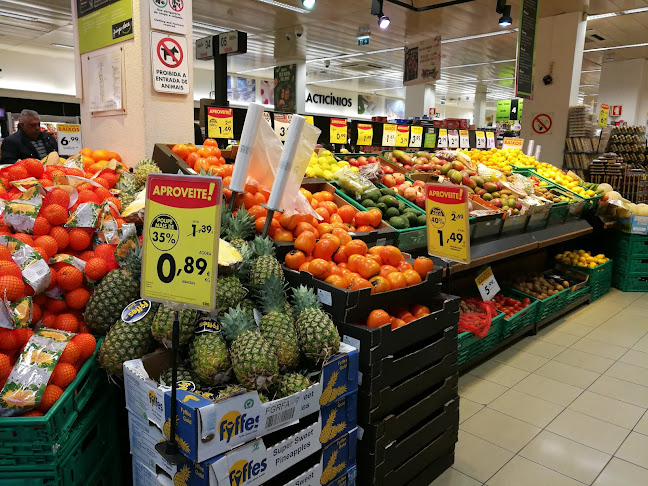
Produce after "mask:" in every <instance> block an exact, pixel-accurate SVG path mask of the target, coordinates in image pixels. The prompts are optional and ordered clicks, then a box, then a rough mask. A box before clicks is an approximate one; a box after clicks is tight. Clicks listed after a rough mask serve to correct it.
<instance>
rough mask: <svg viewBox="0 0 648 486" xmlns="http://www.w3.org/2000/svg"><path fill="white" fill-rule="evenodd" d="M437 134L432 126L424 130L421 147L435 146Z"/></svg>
mask: <svg viewBox="0 0 648 486" xmlns="http://www.w3.org/2000/svg"><path fill="white" fill-rule="evenodd" d="M436 140H437V135H436V132H435V131H434V128H428V129H426V131H425V138H424V139H423V147H425V148H434V147H436Z"/></svg>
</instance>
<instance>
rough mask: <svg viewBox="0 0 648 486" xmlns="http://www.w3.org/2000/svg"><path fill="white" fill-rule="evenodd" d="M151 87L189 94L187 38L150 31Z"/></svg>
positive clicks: (164, 91) (156, 89) (163, 90)
mask: <svg viewBox="0 0 648 486" xmlns="http://www.w3.org/2000/svg"><path fill="white" fill-rule="evenodd" d="M151 65H152V67H153V89H155V91H158V92H160V93H175V94H189V92H190V91H191V85H190V78H189V61H188V60H187V38H186V37H184V36H178V35H170V34H163V33H161V32H151Z"/></svg>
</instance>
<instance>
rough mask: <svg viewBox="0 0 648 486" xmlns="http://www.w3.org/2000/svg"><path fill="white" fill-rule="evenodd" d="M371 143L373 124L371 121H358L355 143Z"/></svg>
mask: <svg viewBox="0 0 648 486" xmlns="http://www.w3.org/2000/svg"><path fill="white" fill-rule="evenodd" d="M372 144H373V125H372V124H371V123H358V141H357V142H356V145H372Z"/></svg>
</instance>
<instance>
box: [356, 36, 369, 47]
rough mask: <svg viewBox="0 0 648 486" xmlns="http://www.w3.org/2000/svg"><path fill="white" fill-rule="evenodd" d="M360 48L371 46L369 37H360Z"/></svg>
mask: <svg viewBox="0 0 648 486" xmlns="http://www.w3.org/2000/svg"><path fill="white" fill-rule="evenodd" d="M358 45H359V46H368V45H369V36H368V35H367V36H364V37H358Z"/></svg>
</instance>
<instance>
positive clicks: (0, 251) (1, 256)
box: [0, 245, 13, 262]
mask: <svg viewBox="0 0 648 486" xmlns="http://www.w3.org/2000/svg"><path fill="white" fill-rule="evenodd" d="M0 260H7V261H12V262H13V259H12V258H11V250H9V248H7V247H6V246H4V245H0Z"/></svg>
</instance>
